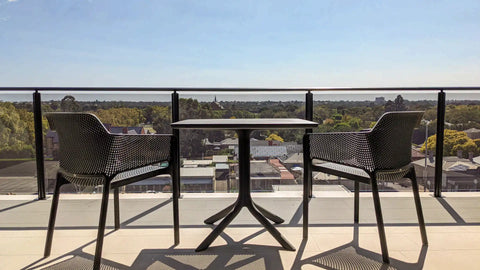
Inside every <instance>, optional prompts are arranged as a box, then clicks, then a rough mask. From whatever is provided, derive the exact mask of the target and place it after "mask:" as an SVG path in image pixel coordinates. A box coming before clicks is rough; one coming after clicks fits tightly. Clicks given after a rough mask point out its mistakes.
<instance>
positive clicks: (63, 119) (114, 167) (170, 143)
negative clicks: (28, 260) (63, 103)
mask: <svg viewBox="0 0 480 270" xmlns="http://www.w3.org/2000/svg"><path fill="white" fill-rule="evenodd" d="M46 117H47V119H48V122H49V124H50V128H51V129H52V130H56V131H57V133H58V138H59V143H60V168H59V170H58V172H57V181H56V185H55V190H54V194H53V200H52V207H51V212H50V219H49V223H48V233H47V241H46V244H45V257H47V256H49V255H50V251H51V246H52V238H53V231H54V226H55V217H56V213H57V206H58V199H59V195H60V187H61V186H62V185H64V184H67V183H73V184H76V185H79V186H102V187H103V195H102V202H101V209H100V221H99V225H98V233H97V245H96V250H95V258H94V266H93V268H94V269H99V268H100V262H101V255H102V246H103V237H104V231H105V221H106V216H107V206H108V198H109V193H110V190H111V189H113V191H114V211H115V214H114V216H115V230H117V229H119V228H120V211H119V190H118V189H119V187H121V186H124V185H127V184H130V183H133V182H137V181H140V180H143V179H147V178H150V177H153V176H156V175H159V174H170V175H171V177H172V190H173V196H172V199H173V223H174V239H175V240H174V241H175V244H178V242H179V217H178V197H179V196H178V195H179V194H178V190H179V189H178V179H179V172H178V168H177V165H178V156H177V151H176V150H177V149H176V139H175V137H174V136H173V135H122V134H110V133H109V132H108V131H107V130H106V129H105V127H104V126H103V124H102V123H101V122H100V120H99V119H98V118H97V117H96V116H95V115H93V114H88V113H49V114H46Z"/></svg>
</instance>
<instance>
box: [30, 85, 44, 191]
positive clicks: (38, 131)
mask: <svg viewBox="0 0 480 270" xmlns="http://www.w3.org/2000/svg"><path fill="white" fill-rule="evenodd" d="M33 123H34V128H35V157H36V163H37V189H38V199H39V200H45V198H46V194H45V167H44V161H43V125H42V100H41V97H40V93H39V92H38V91H37V90H35V93H33Z"/></svg>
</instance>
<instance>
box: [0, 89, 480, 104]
mask: <svg viewBox="0 0 480 270" xmlns="http://www.w3.org/2000/svg"><path fill="white" fill-rule="evenodd" d="M67 95H71V96H73V97H75V99H76V100H78V101H100V102H102V101H135V102H141V101H145V102H149V101H158V102H170V101H171V93H170V92H166V93H158V94H152V93H151V92H133V91H132V92H117V93H112V94H107V93H103V92H101V93H99V94H95V93H92V92H84V93H79V92H62V93H57V92H55V93H54V92H46V93H42V95H41V98H42V101H44V102H45V101H50V100H61V99H62V98H63V97H65V96H67ZM398 95H401V96H402V97H403V98H404V99H405V100H409V101H417V100H437V92H417V93H414V92H412V91H406V92H395V93H385V92H373V91H364V92H348V91H345V92H317V93H315V92H314V95H313V97H314V100H331V101H371V102H373V101H375V98H377V97H384V98H385V100H386V101H388V100H392V101H393V100H394V99H395V98H396V97H397V96H398ZM446 96H447V100H480V91H469V92H448V91H446ZM179 97H180V98H192V99H196V100H198V101H201V102H209V101H213V100H214V99H215V97H216V99H217V101H219V102H220V101H251V102H255V101H259V102H262V101H282V102H284V101H305V94H304V93H301V92H298V93H282V94H278V93H275V92H261V93H259V92H236V93H225V92H219V93H211V92H199V93H192V92H187V93H185V94H182V92H179ZM0 101H7V102H29V101H32V92H23V91H22V93H21V94H20V93H18V91H17V92H0Z"/></svg>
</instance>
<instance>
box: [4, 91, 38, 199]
mask: <svg viewBox="0 0 480 270" xmlns="http://www.w3.org/2000/svg"><path fill="white" fill-rule="evenodd" d="M35 175H36V163H35V131H34V124H33V105H32V93H31V92H23V91H18V92H0V194H35V193H37V179H36V176H35Z"/></svg>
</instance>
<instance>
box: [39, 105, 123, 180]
mask: <svg viewBox="0 0 480 270" xmlns="http://www.w3.org/2000/svg"><path fill="white" fill-rule="evenodd" d="M45 116H46V117H47V119H48V123H49V125H50V129H52V130H56V131H57V134H58V139H59V143H60V149H59V150H60V167H61V168H62V169H63V170H65V171H67V172H69V173H72V174H102V173H105V170H106V167H107V163H108V156H109V155H108V154H109V150H110V147H111V145H112V141H113V138H112V136H111V135H110V134H109V133H108V131H107V130H106V129H105V127H104V126H103V124H102V123H101V122H100V120H99V119H98V118H97V117H96V116H95V115H93V114H89V113H47V114H46V115H45Z"/></svg>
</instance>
